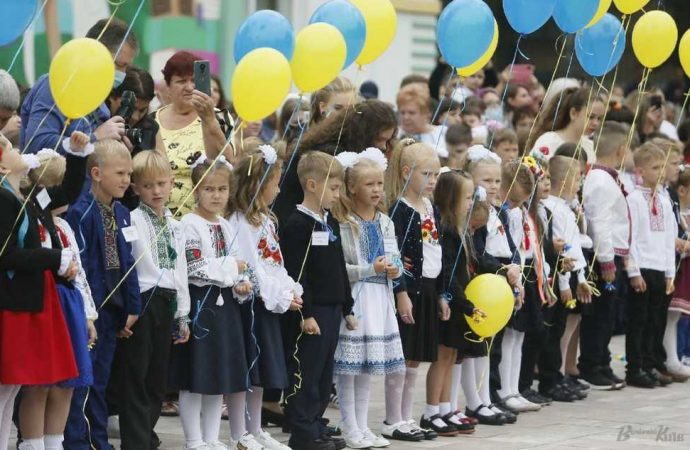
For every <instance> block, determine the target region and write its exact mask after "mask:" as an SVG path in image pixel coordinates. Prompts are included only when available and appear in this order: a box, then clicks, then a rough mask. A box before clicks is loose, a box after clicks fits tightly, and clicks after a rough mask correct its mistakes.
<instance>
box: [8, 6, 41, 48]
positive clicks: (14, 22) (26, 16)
mask: <svg viewBox="0 0 690 450" xmlns="http://www.w3.org/2000/svg"><path fill="white" fill-rule="evenodd" d="M37 3H38V0H0V11H2V15H3V16H4V17H5V18H6V20H3V23H2V26H0V46H3V45H7V44H9V43H11V42H12V41H14V40H15V39H17V38H18V37H19V36H21V35H22V33H24V31H26V29H27V28H28V26H29V25H31V21H32V20H33V18H34V14H36V4H37Z"/></svg>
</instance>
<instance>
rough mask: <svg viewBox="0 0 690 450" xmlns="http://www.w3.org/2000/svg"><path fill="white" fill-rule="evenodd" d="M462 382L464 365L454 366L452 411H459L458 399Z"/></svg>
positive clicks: (451, 388)
mask: <svg viewBox="0 0 690 450" xmlns="http://www.w3.org/2000/svg"><path fill="white" fill-rule="evenodd" d="M461 381H462V364H453V372H452V375H451V381H450V410H451V411H459V410H460V408H459V404H460V402H459V401H458V398H459V396H460V384H461Z"/></svg>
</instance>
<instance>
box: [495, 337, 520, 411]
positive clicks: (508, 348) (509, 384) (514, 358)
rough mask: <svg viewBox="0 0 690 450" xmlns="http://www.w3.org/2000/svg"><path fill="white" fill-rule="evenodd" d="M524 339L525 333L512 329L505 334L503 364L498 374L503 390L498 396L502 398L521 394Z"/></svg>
mask: <svg viewBox="0 0 690 450" xmlns="http://www.w3.org/2000/svg"><path fill="white" fill-rule="evenodd" d="M524 339H525V333H523V332H521V331H517V330H514V329H512V328H510V327H507V328H506V329H505V331H504V332H503V342H502V344H501V362H500V363H499V365H498V373H499V375H500V376H501V389H499V390H498V395H499V396H500V397H501V398H506V397H508V396H511V395H518V394H520V390H519V383H520V364H521V363H522V341H524Z"/></svg>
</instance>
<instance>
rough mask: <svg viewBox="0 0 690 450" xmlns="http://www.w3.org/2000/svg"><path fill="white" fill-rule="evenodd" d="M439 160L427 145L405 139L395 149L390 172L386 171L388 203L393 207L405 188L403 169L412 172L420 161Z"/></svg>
mask: <svg viewBox="0 0 690 450" xmlns="http://www.w3.org/2000/svg"><path fill="white" fill-rule="evenodd" d="M429 158H437V159H438V156H437V155H436V151H435V150H434V149H433V148H431V147H430V146H428V145H426V144H422V143H421V142H415V141H414V139H403V140H401V141H400V142H398V144H397V145H396V146H395V147H394V148H393V151H392V152H391V157H390V160H389V161H388V170H387V171H386V180H385V186H386V203H387V206H388V207H391V206H392V205H393V204H394V203H395V202H396V200H397V199H398V197H399V196H401V195H402V194H403V190H404V188H405V183H406V181H405V178H404V176H403V168H404V167H409V168H410V171H412V170H413V169H414V168H415V166H417V165H418V164H417V163H418V162H419V161H423V160H424V159H429Z"/></svg>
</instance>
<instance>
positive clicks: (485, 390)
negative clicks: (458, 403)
mask: <svg viewBox="0 0 690 450" xmlns="http://www.w3.org/2000/svg"><path fill="white" fill-rule="evenodd" d="M474 377H475V379H476V381H477V391H478V392H479V398H480V399H481V400H482V403H483V404H484V405H487V406H488V405H490V404H491V396H490V395H489V357H488V356H482V357H481V358H475V359H474Z"/></svg>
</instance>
